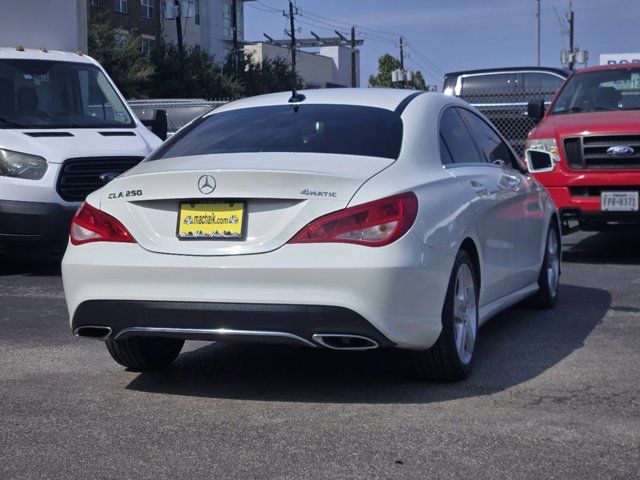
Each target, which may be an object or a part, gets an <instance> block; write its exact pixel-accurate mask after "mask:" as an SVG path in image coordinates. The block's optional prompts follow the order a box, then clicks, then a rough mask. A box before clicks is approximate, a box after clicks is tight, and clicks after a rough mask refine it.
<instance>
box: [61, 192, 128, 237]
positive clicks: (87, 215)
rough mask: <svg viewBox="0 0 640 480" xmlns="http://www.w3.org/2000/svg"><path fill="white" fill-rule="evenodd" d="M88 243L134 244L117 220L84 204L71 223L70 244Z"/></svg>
mask: <svg viewBox="0 0 640 480" xmlns="http://www.w3.org/2000/svg"><path fill="white" fill-rule="evenodd" d="M89 242H120V243H136V241H135V239H134V238H133V236H132V235H131V234H130V233H129V232H128V231H127V229H126V228H124V226H123V225H122V224H121V223H120V222H119V221H118V220H116V219H115V218H113V217H112V216H111V215H108V214H106V213H104V212H103V211H101V210H98V209H97V208H95V207H93V206H91V205H89V204H88V203H87V202H84V203H83V204H82V205H80V208H79V209H78V211H77V212H76V214H75V215H74V216H73V220H72V221H71V243H72V244H73V245H82V244H83V243H89Z"/></svg>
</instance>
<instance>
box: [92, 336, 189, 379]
mask: <svg viewBox="0 0 640 480" xmlns="http://www.w3.org/2000/svg"><path fill="white" fill-rule="evenodd" d="M105 343H106V344H107V350H109V353H110V354H111V356H112V357H113V359H114V360H115V361H116V362H118V363H119V364H120V365H122V366H124V367H127V368H130V369H132V370H137V371H143V370H153V369H157V368H162V367H166V366H167V365H169V364H170V363H171V362H173V361H174V360H175V359H176V358H177V357H178V355H179V354H180V350H182V346H183V345H184V340H180V339H177V338H164V337H131V338H126V339H123V340H107V341H106V342H105Z"/></svg>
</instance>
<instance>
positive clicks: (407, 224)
mask: <svg viewBox="0 0 640 480" xmlns="http://www.w3.org/2000/svg"><path fill="white" fill-rule="evenodd" d="M417 214H418V199H417V197H416V196H415V194H414V193H413V192H408V193H402V194H400V195H394V196H393V197H387V198H383V199H380V200H374V201H373V202H369V203H363V204H362V205H356V206H354V207H349V208H347V209H345V210H341V211H338V212H334V213H330V214H329V215H325V216H324V217H320V218H318V219H317V220H314V221H313V222H311V223H310V224H309V225H307V226H306V227H305V228H303V229H302V230H301V231H300V232H299V233H298V234H297V235H296V236H295V237H293V238H292V239H291V240H290V241H289V243H328V242H339V243H355V244H357V245H366V246H368V247H382V246H384V245H388V244H390V243H392V242H394V241H396V240H397V239H399V238H400V237H402V236H403V235H404V234H405V233H407V231H408V230H409V229H410V228H411V226H412V225H413V222H414V221H415V219H416V215H417Z"/></svg>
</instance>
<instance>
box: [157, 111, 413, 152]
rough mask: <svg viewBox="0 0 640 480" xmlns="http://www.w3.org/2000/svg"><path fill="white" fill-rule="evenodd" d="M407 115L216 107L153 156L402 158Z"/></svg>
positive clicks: (384, 112)
mask: <svg viewBox="0 0 640 480" xmlns="http://www.w3.org/2000/svg"><path fill="white" fill-rule="evenodd" d="M402 128H403V127H402V119H401V118H400V115H398V114H397V113H395V112H393V111H391V110H386V109H382V108H375V107H362V106H352V105H314V104H308V105H304V104H303V105H299V106H297V107H296V108H294V107H293V106H292V105H275V106H268V107H253V108H240V109H237V110H230V111H227V112H221V113H213V114H211V115H208V116H206V117H202V118H201V119H199V120H197V121H196V122H194V123H193V124H192V125H190V126H188V127H186V128H185V129H183V130H181V131H180V132H179V133H177V134H176V135H174V136H173V137H172V138H171V139H170V140H169V141H167V142H166V143H165V144H164V145H163V146H162V147H160V149H158V150H157V151H156V153H155V154H154V155H153V156H152V157H149V160H156V159H159V158H169V157H182V156H190V155H208V154H216V153H251V152H300V153H331V154H342V155H359V156H370V157H383V158H392V159H396V158H398V155H399V154H400V148H401V146H402Z"/></svg>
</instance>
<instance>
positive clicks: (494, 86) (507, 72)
mask: <svg viewBox="0 0 640 480" xmlns="http://www.w3.org/2000/svg"><path fill="white" fill-rule="evenodd" d="M569 73H570V71H569V70H564V69H560V68H549V67H508V68H492V69H483V70H466V71H462V72H452V73H447V74H446V75H445V77H444V86H443V92H445V93H446V94H448V95H455V96H457V97H460V98H462V99H463V100H466V101H467V102H469V103H470V104H471V105H473V106H474V107H476V108H477V109H478V110H480V111H481V112H482V113H484V114H485V115H486V117H487V118H488V119H489V120H491V122H493V124H494V125H495V126H496V128H497V129H498V130H499V131H500V133H502V135H504V137H505V138H506V139H507V140H508V141H509V143H510V144H511V146H512V147H513V148H514V149H515V150H516V152H517V153H518V154H520V155H521V154H522V153H523V151H524V141H525V139H526V136H527V133H529V131H530V130H531V129H532V128H533V126H534V125H535V122H534V121H533V120H532V119H530V118H528V117H527V104H528V102H529V100H531V99H532V98H537V97H542V98H544V99H545V101H547V102H550V101H551V99H552V98H553V96H554V95H555V93H556V91H557V90H558V88H560V86H561V85H562V83H563V82H564V80H565V79H566V78H567V77H568V76H569Z"/></svg>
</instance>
